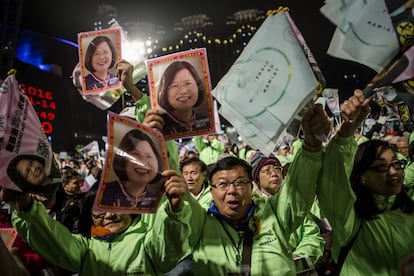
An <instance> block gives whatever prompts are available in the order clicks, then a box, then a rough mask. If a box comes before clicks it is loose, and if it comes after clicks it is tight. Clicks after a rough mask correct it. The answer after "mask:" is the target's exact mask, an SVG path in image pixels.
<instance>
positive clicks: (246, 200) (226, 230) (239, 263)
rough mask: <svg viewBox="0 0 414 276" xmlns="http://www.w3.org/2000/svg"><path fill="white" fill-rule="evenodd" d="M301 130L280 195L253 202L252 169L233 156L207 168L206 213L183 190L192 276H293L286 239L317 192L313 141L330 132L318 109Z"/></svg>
mask: <svg viewBox="0 0 414 276" xmlns="http://www.w3.org/2000/svg"><path fill="white" fill-rule="evenodd" d="M303 127H304V130H305V138H304V144H303V146H302V148H301V149H299V152H298V153H297V157H296V158H295V160H294V161H293V163H292V164H291V167H290V169H289V173H288V176H287V180H286V183H285V184H284V185H283V187H282V188H281V190H280V192H279V194H280V196H270V197H266V198H265V197H260V198H255V199H254V200H253V198H252V188H253V186H252V168H251V166H250V165H249V164H248V163H247V162H246V161H244V160H241V159H238V158H236V157H226V158H223V159H221V160H219V161H218V162H217V163H216V164H215V165H214V166H213V167H212V168H211V170H210V173H209V181H210V192H211V195H212V198H213V202H212V204H211V206H210V208H209V209H208V211H207V212H206V211H205V209H204V208H203V207H202V206H201V205H200V204H199V202H198V201H197V200H196V199H195V198H194V197H193V196H190V195H189V193H188V192H187V194H186V196H185V201H184V204H189V205H190V207H191V216H190V217H189V218H188V219H189V220H188V223H189V224H190V227H191V235H190V237H189V240H188V242H189V246H190V249H191V252H192V255H193V273H194V275H229V274H230V275H231V274H233V273H237V274H239V273H242V274H245V275H296V271H295V265H294V261H293V258H292V251H291V249H290V245H289V237H290V235H291V234H292V233H293V232H294V231H295V230H296V228H297V227H298V226H299V225H300V224H301V223H302V222H303V219H304V217H305V216H306V214H307V213H308V212H309V209H310V208H311V205H312V203H313V201H314V198H315V194H316V183H317V179H318V175H319V171H320V169H321V158H322V153H321V147H322V143H321V142H320V141H319V140H318V139H317V138H316V137H317V135H318V134H322V133H324V134H326V133H327V132H328V131H329V129H330V125H329V121H328V119H327V117H326V115H325V114H324V112H323V109H322V107H321V106H315V108H311V109H309V110H308V111H307V112H306V113H305V114H304V117H303ZM176 242H177V243H183V242H185V241H183V240H179V239H177V240H176Z"/></svg>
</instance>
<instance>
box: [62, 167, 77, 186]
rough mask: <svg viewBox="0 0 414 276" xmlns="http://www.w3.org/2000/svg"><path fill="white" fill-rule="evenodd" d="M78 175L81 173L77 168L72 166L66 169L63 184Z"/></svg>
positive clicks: (63, 173) (63, 174)
mask: <svg viewBox="0 0 414 276" xmlns="http://www.w3.org/2000/svg"><path fill="white" fill-rule="evenodd" d="M76 177H80V174H79V173H78V172H77V171H76V170H74V169H72V168H70V169H68V170H65V171H64V172H62V185H66V184H68V183H69V182H70V181H71V180H72V179H73V178H76Z"/></svg>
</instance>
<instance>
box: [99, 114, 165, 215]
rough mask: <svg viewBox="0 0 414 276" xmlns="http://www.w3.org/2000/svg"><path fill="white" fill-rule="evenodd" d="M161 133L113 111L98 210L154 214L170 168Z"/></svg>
mask: <svg viewBox="0 0 414 276" xmlns="http://www.w3.org/2000/svg"><path fill="white" fill-rule="evenodd" d="M166 152H167V151H166V148H165V143H164V140H163V137H162V135H161V133H159V132H158V131H156V130H154V129H152V128H149V127H146V126H145V125H142V124H140V123H137V122H136V121H135V120H132V119H129V118H127V117H123V116H120V115H117V114H115V113H112V112H110V113H109V115H108V141H107V153H106V157H105V166H104V170H103V173H102V178H101V182H100V184H99V185H100V186H99V189H98V194H97V197H96V200H95V209H97V210H101V211H108V212H115V213H122V212H127V213H154V212H155V211H156V209H157V207H158V204H159V202H160V199H161V197H162V195H163V191H164V190H163V188H164V182H165V179H164V178H163V177H162V176H161V173H162V172H163V171H164V170H165V169H167V168H168V161H167V160H168V159H167V153H166Z"/></svg>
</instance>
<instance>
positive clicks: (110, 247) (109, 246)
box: [108, 242, 112, 250]
mask: <svg viewBox="0 0 414 276" xmlns="http://www.w3.org/2000/svg"><path fill="white" fill-rule="evenodd" d="M111 249H112V242H110V243H109V245H108V250H111Z"/></svg>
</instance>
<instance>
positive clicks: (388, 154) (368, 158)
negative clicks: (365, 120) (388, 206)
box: [351, 140, 406, 197]
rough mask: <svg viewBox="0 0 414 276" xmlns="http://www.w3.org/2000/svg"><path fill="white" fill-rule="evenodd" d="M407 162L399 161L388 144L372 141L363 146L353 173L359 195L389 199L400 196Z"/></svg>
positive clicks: (353, 183)
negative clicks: (370, 194) (371, 195)
mask: <svg viewBox="0 0 414 276" xmlns="http://www.w3.org/2000/svg"><path fill="white" fill-rule="evenodd" d="M405 165H406V161H405V160H399V159H398V158H397V154H396V152H395V151H394V149H393V147H392V146H391V145H390V144H388V143H387V142H384V141H380V140H372V141H369V142H365V143H363V144H361V145H360V146H359V148H358V151H357V154H356V156H355V163H354V167H353V171H352V173H351V183H352V188H353V189H354V190H355V191H356V193H357V195H361V196H362V195H364V191H365V190H368V191H369V192H370V193H373V194H378V195H382V196H385V197H389V196H392V195H396V194H399V193H400V192H401V189H402V185H403V181H404V167H405Z"/></svg>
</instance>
